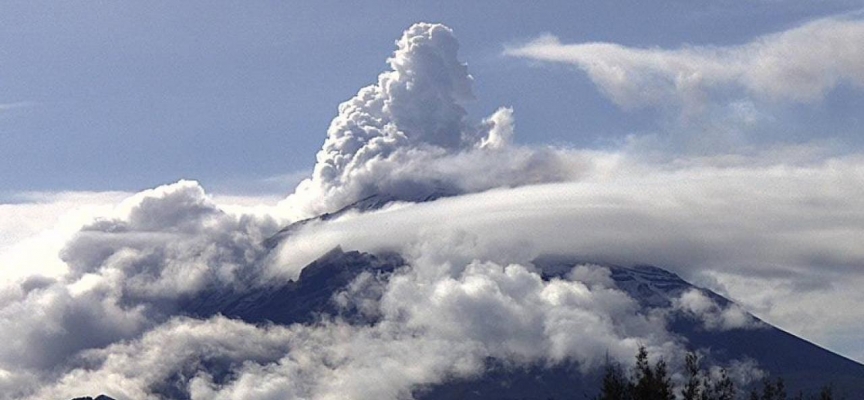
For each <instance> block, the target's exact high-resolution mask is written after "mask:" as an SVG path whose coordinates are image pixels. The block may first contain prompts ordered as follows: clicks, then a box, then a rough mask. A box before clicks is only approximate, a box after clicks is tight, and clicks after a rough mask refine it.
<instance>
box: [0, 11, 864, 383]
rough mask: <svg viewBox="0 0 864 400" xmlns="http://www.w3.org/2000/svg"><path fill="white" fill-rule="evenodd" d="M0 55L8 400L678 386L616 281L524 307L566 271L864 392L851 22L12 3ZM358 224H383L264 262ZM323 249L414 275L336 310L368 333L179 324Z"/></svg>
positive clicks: (860, 194) (669, 342)
mask: <svg viewBox="0 0 864 400" xmlns="http://www.w3.org/2000/svg"><path fill="white" fill-rule="evenodd" d="M0 32H2V34H0V135H2V138H3V142H2V143H3V146H2V149H0V152H2V157H0V182H2V186H0V272H2V274H0V278H2V279H0V284H2V285H3V286H2V289H3V290H2V291H0V322H2V323H0V340H2V341H4V342H8V343H14V344H15V345H14V346H9V347H8V348H4V349H0V393H3V394H2V395H0V398H3V397H2V396H4V395H5V396H10V398H26V397H28V396H29V398H65V397H75V396H80V395H85V394H86V395H96V394H98V393H102V392H106V393H108V394H109V395H111V394H113V395H114V396H115V397H118V398H155V396H158V393H153V392H152V390H154V389H153V388H154V387H158V386H159V384H160V382H164V381H165V380H167V379H170V378H171V377H172V376H174V375H171V374H179V375H183V376H184V377H185V378H184V379H186V380H185V381H183V382H179V383H177V385H180V386H183V388H184V390H185V391H186V392H187V393H188V394H189V396H190V397H191V398H267V397H266V395H272V396H275V397H274V398H285V397H286V396H287V397H299V398H322V399H326V398H346V397H347V398H371V397H376V398H406V397H407V396H410V392H411V389H412V388H413V387H416V385H423V384H434V383H439V382H442V381H443V380H445V379H447V377H453V376H473V375H474V374H477V373H479V372H482V368H483V362H482V360H486V359H488V358H489V357H493V358H503V359H505V360H509V361H512V362H515V363H537V362H551V363H557V362H561V361H562V360H568V359H569V360H575V361H577V363H579V365H580V368H585V369H590V368H595V367H597V366H598V365H600V363H601V361H602V360H603V357H604V356H609V355H610V354H611V356H612V357H615V358H618V359H621V360H625V359H629V358H632V354H633V353H634V352H635V349H636V345H637V344H645V345H646V346H647V347H648V349H649V352H650V354H651V356H652V357H658V356H662V357H674V354H680V351H677V350H679V349H680V348H682V347H684V346H685V341H684V340H683V339H682V338H680V337H677V336H675V335H674V334H672V333H671V332H669V331H668V330H667V329H666V325H665V324H666V322H667V321H666V320H665V319H664V318H665V317H664V316H663V314H662V313H661V314H644V313H641V312H639V310H638V309H637V306H636V302H635V301H634V300H633V299H632V298H630V297H629V296H628V295H626V294H625V293H623V292H620V291H617V290H614V289H612V288H611V287H610V285H611V283H610V281H609V276H608V274H609V271H608V270H606V269H604V268H603V267H601V266H598V265H592V264H585V265H574V266H573V269H572V270H571V271H570V272H569V273H568V274H567V275H566V276H565V277H564V278H562V279H560V280H553V281H544V280H542V279H541V278H540V275H539V274H538V271H537V270H536V269H535V266H533V264H532V260H534V259H535V258H537V257H538V256H541V255H544V254H561V253H570V254H577V255H579V256H583V257H585V258H586V259H591V260H597V261H599V262H608V263H617V264H622V265H633V264H644V263H650V264H655V265H658V266H661V267H663V268H667V269H669V270H670V271H672V272H675V273H677V274H679V275H681V276H682V277H683V278H685V279H687V280H688V281H690V282H694V283H696V284H698V285H702V286H704V287H706V288H709V289H711V290H714V291H716V292H718V293H720V294H722V295H725V296H727V297H729V298H731V299H734V300H735V301H736V302H738V304H739V305H735V306H730V307H729V308H727V309H723V308H722V307H720V306H718V305H716V304H711V303H710V300H709V299H707V298H706V297H704V296H703V295H701V294H700V292H698V291H697V292H687V293H685V294H684V295H682V296H681V297H680V298H678V299H674V301H673V302H672V305H671V306H670V309H669V310H667V311H668V312H676V311H682V310H683V311H686V312H688V313H692V314H693V315H695V316H696V317H697V318H701V320H702V321H703V322H704V329H708V330H715V329H719V330H727V329H760V328H759V324H758V323H756V322H754V321H753V320H751V319H749V317H747V316H746V314H745V313H743V312H742V310H743V311H747V312H750V313H753V314H754V315H756V316H757V317H759V318H761V319H763V320H765V321H766V322H769V323H771V324H774V325H776V326H779V327H780V328H782V329H786V330H788V331H790V332H792V333H794V334H797V335H800V336H802V337H804V338H806V339H807V340H811V341H813V342H815V343H817V344H819V345H821V346H824V347H826V348H828V349H831V350H833V351H836V352H838V353H840V354H842V355H845V356H847V357H850V358H852V359H855V360H857V361H864V352H862V349H861V347H860V343H861V342H862V341H864V336H862V333H861V332H864V325H862V321H864V310H861V309H860V307H858V305H859V304H861V303H862V302H864V294H862V293H861V291H860V287H861V286H862V285H864V252H862V249H861V246H860V243H861V241H862V240H864V203H862V201H864V200H862V199H864V151H862V150H864V149H862V145H864V140H862V137H864V136H862V134H861V133H862V132H861V126H862V125H861V121H860V118H861V110H864V47H862V46H861V45H860V43H864V4H862V3H860V2H853V1H825V2H819V3H814V2H803V1H802V2H795V1H752V2H740V1H736V2H732V1H729V2H722V1H720V2H718V1H712V2H692V1H688V2H684V1H681V2H668V3H666V4H665V5H664V6H662V7H658V6H656V5H655V4H644V3H642V2H603V3H602V4H578V3H573V2H560V3H551V2H550V3H544V6H543V7H531V8H529V7H526V6H524V5H522V4H518V3H515V2H514V3H504V4H501V3H499V2H470V3H469V4H462V3H458V2H454V3H452V4H441V3H437V2H436V3H419V4H413V5H406V4H401V3H396V2H393V3H386V2H366V3H364V4H363V5H362V6H359V5H358V6H354V7H353V8H352V7H346V6H345V5H344V4H341V3H336V2H333V3H328V2H321V3H316V4H315V5H308V6H307V5H302V4H291V3H271V4H256V5H244V6H237V5H233V4H227V3H226V4H215V5H214V4H211V3H203V2H200V3H199V2H184V3H182V4H176V3H172V2H149V3H146V4H120V3H108V2H104V3H97V2H64V3H62V4H53V3H48V2H45V3H39V2H6V3H3V4H2V5H0ZM370 195H377V196H379V197H378V198H379V199H387V200H395V202H394V203H393V204H390V205H389V206H387V207H385V208H384V209H381V210H377V211H372V212H359V211H358V212H348V213H346V214H344V215H342V216H341V217H340V218H336V219H333V220H328V221H320V222H317V223H309V224H306V225H303V226H302V227H301V228H298V229H296V230H295V231H293V232H292V233H291V235H289V236H288V237H286V238H284V239H283V241H282V242H281V243H280V244H279V246H278V247H276V248H275V249H272V250H271V249H270V248H267V247H266V246H264V242H265V240H266V239H267V238H270V237H272V236H273V235H274V234H276V232H277V231H279V229H280V228H282V227H284V226H286V225H287V224H289V223H291V222H293V221H297V220H300V219H304V218H309V217H314V216H316V215H320V214H322V213H327V212H333V211H335V210H339V209H341V208H343V207H345V206H347V205H351V204H354V203H355V202H357V201H360V200H362V199H366V198H368V197H369V196H370ZM442 195H443V196H445V197H444V198H442V199H439V200H436V201H432V202H421V203H415V202H416V201H418V200H422V199H427V198H430V197H438V196H442ZM373 200H374V199H373ZM369 232H373V233H374V234H369ZM336 246H341V247H342V248H344V249H346V250H360V251H366V252H371V253H376V252H380V251H397V252H399V253H400V254H402V255H403V256H404V257H405V259H406V262H407V264H408V266H406V268H403V269H400V270H399V271H397V272H396V273H394V274H393V275H392V276H371V275H369V274H365V275H363V274H361V275H360V276H358V278H357V279H356V280H355V281H353V282H352V283H351V284H350V285H349V287H347V288H345V290H344V291H343V292H340V293H339V299H341V300H340V301H341V303H340V304H341V305H342V306H344V307H358V308H362V310H364V311H363V312H368V313H370V315H371V316H373V317H375V318H377V319H378V321H379V322H376V323H374V324H368V325H352V324H351V323H350V322H347V321H343V320H339V319H338V318H335V319H330V320H326V321H324V322H323V323H321V324H308V325H295V326H290V327H284V326H273V327H261V326H255V325H250V324H246V323H243V322H242V321H232V320H229V319H225V318H221V317H213V318H207V319H195V318H189V317H187V316H183V315H178V314H177V310H176V309H175V308H172V307H171V306H170V304H172V302H174V301H178V299H183V298H186V297H188V296H194V295H196V294H198V293H202V292H203V291H204V290H217V291H218V292H219V293H223V292H224V293H229V292H231V291H234V290H260V289H261V288H264V287H266V286H267V285H269V284H272V282H279V281H287V280H288V279H294V278H296V277H297V276H298V275H299V273H300V271H301V269H302V268H303V267H305V266H306V265H307V264H308V263H309V262H311V261H312V260H315V259H316V258H318V257H320V256H322V255H323V254H326V253H327V252H328V251H330V250H331V249H332V248H334V247H336ZM214 288H215V289H214ZM739 307H740V308H739ZM479 315H496V316H499V317H500V318H499V319H498V320H496V321H495V323H494V324H493V323H490V322H489V321H488V318H486V319H484V318H477V316H479ZM455 321H461V322H459V323H456V322H455ZM465 321H468V323H465ZM484 321H485V322H484ZM500 321H504V322H500ZM526 321H527V322H526ZM499 322H500V323H499ZM539 327H542V329H540V328H539ZM93 332H98V333H99V334H98V335H94V334H92V333H93ZM418 332H420V333H422V334H418ZM565 333H566V334H565ZM502 338H503V339H502ZM45 343H51V346H49V347H45V345H44V344H45ZM162 343H171V344H172V346H168V347H165V346H162V345H160V344H162ZM322 349H323V351H322ZM394 349H401V350H400V352H398V353H397V352H395V350H394ZM706 351H708V353H706V354H708V355H709V356H710V350H706ZM199 359H205V360H207V359H214V360H229V361H231V364H230V368H233V370H232V371H233V375H232V377H233V378H234V380H231V381H227V382H223V381H219V380H215V381H214V379H213V377H212V376H210V375H208V371H203V372H201V373H199V374H196V375H194V376H187V375H188V374H184V373H183V372H182V371H186V370H188V368H197V367H196V365H198V364H196V363H197V362H198V361H197V360H199ZM383 359H386V360H388V361H390V362H391V363H390V364H388V365H387V368H379V367H381V365H380V360H383ZM250 360H251V361H250ZM334 360H337V361H334ZM417 360H423V363H422V364H421V365H417V364H416V363H417ZM680 362H682V360H676V359H674V358H672V359H670V363H672V365H676V364H675V363H679V364H680ZM409 365H410V366H411V368H410V369H408V368H407V366H409ZM726 367H727V368H730V369H731V368H735V369H736V370H735V373H736V374H737V375H736V376H742V377H743V376H759V374H761V373H762V372H761V370H759V368H758V365H752V364H751V363H748V362H747V360H736V363H735V364H730V365H726ZM370 369H371V370H373V371H374V372H375V374H376V375H375V378H374V379H371V381H374V382H376V384H375V385H369V384H368V382H369V381H370V379H368V378H369V375H368V374H369V373H370ZM406 371H409V372H410V373H408V372H406ZM336 376H338V377H340V378H339V379H334V377H336ZM742 379H743V378H742ZM265 382H266V383H267V384H266V385H264V384H263V383H265ZM85 389H86V390H88V391H92V393H81V392H80V390H85ZM220 396H221V397H220Z"/></svg>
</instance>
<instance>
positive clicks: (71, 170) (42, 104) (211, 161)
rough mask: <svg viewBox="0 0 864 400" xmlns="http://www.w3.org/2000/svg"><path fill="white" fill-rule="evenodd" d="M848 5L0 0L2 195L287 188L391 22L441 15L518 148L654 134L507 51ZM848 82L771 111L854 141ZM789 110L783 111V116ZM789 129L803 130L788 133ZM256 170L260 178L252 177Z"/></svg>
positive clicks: (388, 49) (609, 142)
mask: <svg viewBox="0 0 864 400" xmlns="http://www.w3.org/2000/svg"><path fill="white" fill-rule="evenodd" d="M860 7H862V3H861V2H856V1H825V2H818V3H816V2H803V1H801V2H798V1H752V2H733V1H710V2H708V1H672V2H665V3H664V4H663V5H662V6H659V7H658V6H657V5H656V4H654V3H650V2H635V1H634V2H602V3H593V2H592V3H587V2H586V3H577V2H570V1H562V2H544V3H543V5H542V6H534V7H529V6H527V4H526V3H521V4H519V3H515V2H513V3H504V4H500V3H499V2H482V1H478V2H424V3H418V4H407V3H403V2H364V3H362V4H357V5H352V6H345V5H344V4H343V3H341V2H314V3H299V2H269V3H264V2H262V3H258V4H255V5H248V4H247V5H243V6H238V5H236V4H231V3H227V2H224V3H216V4H211V3H209V2H207V3H205V2H182V3H177V2H146V3H120V2H62V3H58V2H29V1H20V2H19V1H14V2H4V3H3V4H2V5H0V104H2V107H0V137H2V142H3V146H2V149H0V182H2V185H0V192H2V193H5V194H7V195H8V194H10V193H15V192H21V191H59V190H139V189H144V188H148V187H152V186H155V185H158V184H163V183H168V182H173V181H176V180H177V179H180V178H192V179H197V180H199V181H201V182H202V184H203V185H205V187H208V188H210V189H211V190H215V191H219V192H230V193H245V192H260V191H269V192H278V193H281V194H287V193H290V191H291V190H292V189H293V187H292V185H293V183H296V180H297V179H298V177H300V176H302V174H303V173H306V172H308V171H309V170H311V168H312V165H313V164H314V154H315V152H316V151H317V150H318V149H319V148H320V146H321V143H322V142H323V140H324V137H325V132H326V130H327V127H328V125H329V123H330V120H331V119H332V118H333V117H334V116H335V115H336V107H337V105H338V104H339V103H340V102H342V101H345V100H347V99H348V98H350V97H351V96H352V95H353V94H354V93H356V91H357V89H359V88H360V87H362V86H365V85H368V84H371V83H374V80H375V76H376V75H377V74H378V73H380V72H381V71H382V70H383V69H384V67H385V65H384V60H385V58H386V57H387V56H389V55H390V54H391V53H392V51H393V48H394V46H393V42H394V40H395V39H396V38H397V37H398V35H399V34H400V32H401V31H402V30H404V29H405V28H407V27H408V26H410V25H411V24H412V23H414V22H417V21H433V22H443V23H446V24H448V26H450V27H451V28H453V29H454V31H455V32H456V34H457V36H458V37H459V40H460V43H461V50H460V57H461V59H462V60H464V61H465V62H467V63H468V66H469V71H470V72H471V74H472V75H473V76H474V77H475V87H474V91H475V95H476V97H477V100H476V101H475V102H473V103H471V104H469V105H468V106H467V107H468V110H469V113H470V115H471V117H472V118H474V119H478V120H479V119H480V118H482V117H483V116H485V115H488V114H489V113H491V112H492V111H494V110H495V109H496V108H497V107H498V106H512V107H513V108H514V110H515V117H516V122H517V126H518V132H519V133H518V135H517V141H518V142H521V143H532V144H536V143H548V144H556V145H567V146H576V147H592V148H606V147H614V146H617V145H619V144H620V141H621V140H622V139H623V138H624V137H625V136H626V135H628V134H631V133H637V134H638V133H654V132H662V131H664V130H668V129H669V126H668V124H667V120H668V119H669V118H672V117H670V116H668V115H664V114H663V113H662V112H658V111H657V110H656V109H650V108H649V109H636V110H623V109H621V108H619V107H617V106H616V105H615V104H614V103H613V102H611V101H610V100H609V99H607V98H606V97H604V96H603V95H602V94H601V93H600V92H599V91H598V90H597V88H596V87H595V86H594V85H593V84H592V83H591V81H590V80H589V79H588V77H586V76H585V75H584V74H580V73H574V68H572V67H570V66H566V65H552V64H538V63H537V62H532V61H526V60H524V59H519V58H514V57H506V56H503V55H502V51H503V50H504V47H505V46H506V45H518V44H522V43H526V42H528V41H530V40H532V39H534V38H536V37H538V36H540V35H543V34H552V35H555V36H556V37H558V38H559V39H560V40H561V42H564V43H582V42H591V41H601V42H612V43H618V44H621V45H624V46H631V47H638V48H673V49H674V48H678V47H680V46H682V45H686V44H690V45H713V46H725V45H736V44H742V43H746V42H748V41H750V40H752V39H753V38H755V37H758V36H760V35H764V34H769V33H773V32H779V31H783V30H787V29H790V28H793V27H795V26H798V25H800V24H802V23H805V22H807V21H810V20H813V19H817V18H820V17H825V16H831V15H838V14H842V13H847V12H850V11H855V10H857V9H859V8H860ZM862 107H864V98H862V96H861V93H860V91H855V90H849V89H846V88H838V89H837V90H834V91H832V92H831V93H830V94H829V95H828V96H827V97H826V99H825V101H824V102H819V103H818V104H815V105H814V104H805V105H799V106H795V107H792V108H791V109H790V108H785V109H783V110H780V111H777V112H778V113H783V115H786V116H795V117H796V119H793V120H792V121H794V124H793V123H788V124H787V125H789V126H792V127H794V129H795V130H797V133H795V136H794V137H792V139H788V138H787V139H784V140H792V141H796V140H797V141H807V140H811V139H813V138H816V137H818V136H819V135H824V134H825V133H824V132H825V130H826V129H825V125H826V124H827V125H828V127H829V130H832V132H841V133H840V134H839V136H840V137H841V138H842V139H843V140H845V141H848V142H849V143H850V144H854V145H855V146H858V145H860V140H859V139H857V137H858V136H860V135H852V134H843V133H842V132H843V131H844V130H846V131H850V130H852V129H853V128H855V127H856V126H857V124H858V120H857V119H856V117H855V115H856V114H857V113H856V112H855V110H860V109H862ZM781 119H782V120H783V121H789V118H781ZM802 126H803V128H802ZM268 178H269V179H268Z"/></svg>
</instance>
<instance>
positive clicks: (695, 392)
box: [681, 352, 702, 400]
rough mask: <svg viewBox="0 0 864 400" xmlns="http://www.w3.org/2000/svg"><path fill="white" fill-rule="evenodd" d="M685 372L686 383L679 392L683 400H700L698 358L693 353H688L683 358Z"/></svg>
mask: <svg viewBox="0 0 864 400" xmlns="http://www.w3.org/2000/svg"><path fill="white" fill-rule="evenodd" d="M684 367H685V368H686V370H687V371H686V372H687V383H686V384H684V389H682V390H681V397H682V399H683V400H700V393H702V388H701V384H702V382H701V380H700V379H699V375H700V372H701V371H700V368H699V356H697V355H696V353H694V352H689V353H687V355H686V356H685V366H684Z"/></svg>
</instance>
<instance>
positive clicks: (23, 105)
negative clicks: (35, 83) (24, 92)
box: [0, 101, 39, 111]
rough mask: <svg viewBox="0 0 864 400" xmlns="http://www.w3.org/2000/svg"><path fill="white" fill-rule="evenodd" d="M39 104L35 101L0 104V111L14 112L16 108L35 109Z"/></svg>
mask: <svg viewBox="0 0 864 400" xmlns="http://www.w3.org/2000/svg"><path fill="white" fill-rule="evenodd" d="M37 105H39V103H37V102H35V101H18V102H14V103H0V111H7V110H14V109H17V108H29V107H35V106H37Z"/></svg>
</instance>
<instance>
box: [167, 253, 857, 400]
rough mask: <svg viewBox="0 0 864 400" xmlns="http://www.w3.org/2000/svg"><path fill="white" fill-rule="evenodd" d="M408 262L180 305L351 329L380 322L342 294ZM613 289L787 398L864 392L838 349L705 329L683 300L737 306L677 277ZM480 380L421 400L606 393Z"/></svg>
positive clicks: (563, 384) (752, 332) (638, 269)
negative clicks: (782, 387)
mask: <svg viewBox="0 0 864 400" xmlns="http://www.w3.org/2000/svg"><path fill="white" fill-rule="evenodd" d="M534 264H535V266H536V267H537V268H538V270H539V271H540V272H541V275H542V276H543V277H544V279H547V280H548V279H553V278H556V277H559V276H562V275H564V274H566V273H567V272H568V271H570V270H571V269H572V267H573V266H575V265H579V264H582V263H580V262H579V261H578V260H577V259H574V258H566V257H543V258H539V259H537V260H536V261H535V262H534ZM403 265H405V261H404V260H403V259H402V258H401V257H399V256H398V255H395V254H384V255H373V254H367V253H361V252H357V251H349V252H345V251H343V250H342V249H341V248H335V249H333V250H332V251H330V252H329V253H327V254H326V255H324V256H322V257H321V258H320V259H318V260H316V261H315V262H313V263H312V264H310V265H309V266H307V267H306V268H304V269H303V272H302V273H301V275H300V278H299V279H298V280H297V281H289V282H286V283H283V284H280V285H274V286H272V287H269V288H267V289H265V290H256V291H250V292H244V293H227V294H226V293H217V292H212V293H209V294H207V295H204V296H199V297H198V298H196V299H193V300H192V301H189V302H187V303H185V304H183V306H182V307H183V309H184V311H185V312H186V313H188V314H190V315H194V316H198V317H208V316H211V315H215V314H217V313H218V314H222V315H226V316H229V317H232V318H239V319H242V320H244V321H247V322H253V323H263V322H272V323H277V324H291V323H295V322H300V323H309V322H314V321H315V320H316V319H318V318H330V317H332V316H336V315H338V316H340V317H341V318H345V319H347V320H349V321H352V323H367V324H368V323H374V322H375V321H374V320H370V318H369V317H368V316H365V315H362V313H358V312H356V310H354V311H352V310H344V309H342V308H340V307H338V306H337V304H336V299H335V294H336V293H338V292H339V291H340V290H341V289H344V288H345V287H346V286H347V285H349V284H350V283H351V281H352V280H354V278H356V277H357V276H358V275H360V274H361V273H364V272H368V273H371V274H375V275H376V276H377V277H378V278H380V279H382V280H386V279H388V277H389V275H390V274H392V273H393V271H395V270H396V269H398V268H400V267H402V266H403ZM602 268H607V269H608V270H609V278H610V279H611V280H612V281H613V282H614V285H615V287H617V288H618V289H620V290H622V291H624V292H626V293H628V294H629V295H630V296H631V297H633V298H634V299H635V300H636V301H637V302H639V303H640V305H641V307H642V309H643V312H648V311H649V310H652V309H653V310H672V311H670V316H669V330H670V331H671V332H674V333H675V334H678V335H680V336H681V337H683V338H685V339H686V342H687V344H688V347H689V348H690V349H692V350H696V349H703V350H710V353H709V359H708V361H709V362H714V363H720V364H722V365H727V364H728V363H729V362H732V361H734V360H753V361H755V362H757V363H758V366H759V368H761V369H762V370H764V371H766V372H768V373H769V374H770V376H772V377H783V378H784V379H786V381H787V387H788V388H789V390H790V393H796V392H797V391H798V390H803V391H805V392H815V391H817V390H818V389H819V388H820V387H821V386H823V385H827V384H832V385H834V387H835V389H836V393H839V394H844V393H845V394H848V395H852V394H855V393H861V392H864V365H861V364H858V363H855V362H854V361H851V360H849V359H846V358H844V357H842V356H839V355H837V354H834V353H831V352H830V351H827V350H825V349H822V348H820V347H818V346H816V345H814V344H812V343H809V342H807V341H805V340H803V339H801V338H798V337H795V336H794V335H791V334H789V333H787V332H784V331H782V330H780V329H777V328H775V327H772V326H770V325H768V324H766V323H764V322H761V321H758V320H757V319H755V317H753V316H749V315H748V317H749V318H752V319H753V321H754V323H755V324H757V325H758V326H757V327H755V328H754V327H750V328H747V329H708V328H706V326H705V324H704V323H703V321H701V320H700V319H699V318H697V317H695V316H694V315H691V314H688V313H686V312H684V311H682V310H678V309H676V308H675V304H676V303H675V302H676V301H677V300H676V299H678V298H680V297H681V296H682V294H684V293H687V292H688V291H691V290H697V291H699V293H702V294H704V295H705V296H706V297H708V298H710V299H711V300H712V301H714V303H716V304H717V305H718V306H719V307H730V306H734V303H733V302H731V301H730V300H728V299H725V298H723V297H722V296H720V295H718V294H716V293H713V292H710V291H708V290H705V289H701V288H697V287H695V286H693V285H691V284H689V283H688V282H686V281H684V280H683V279H681V278H680V277H678V276H677V275H675V274H673V273H671V272H668V271H666V270H663V269H661V268H657V267H653V266H635V267H622V266H615V265H604V266H602ZM486 370H487V372H486V373H485V374H484V375H483V376H479V377H474V378H471V379H460V380H454V381H450V382H447V383H444V384H440V385H432V386H424V387H418V388H417V389H416V392H415V397H417V398H420V399H452V398H465V399H493V398H494V399H499V398H500V399H505V398H507V399H521V398H531V399H547V398H558V399H560V398H571V397H572V398H577V397H578V398H584V396H593V395H594V394H595V392H596V390H597V388H598V387H599V379H600V376H599V372H595V373H593V374H589V375H587V376H585V375H582V374H581V373H580V372H579V370H578V365H575V364H572V363H563V364H559V365H551V366H550V365H512V364H506V363H502V362H500V360H494V359H489V360H487V368H486Z"/></svg>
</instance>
